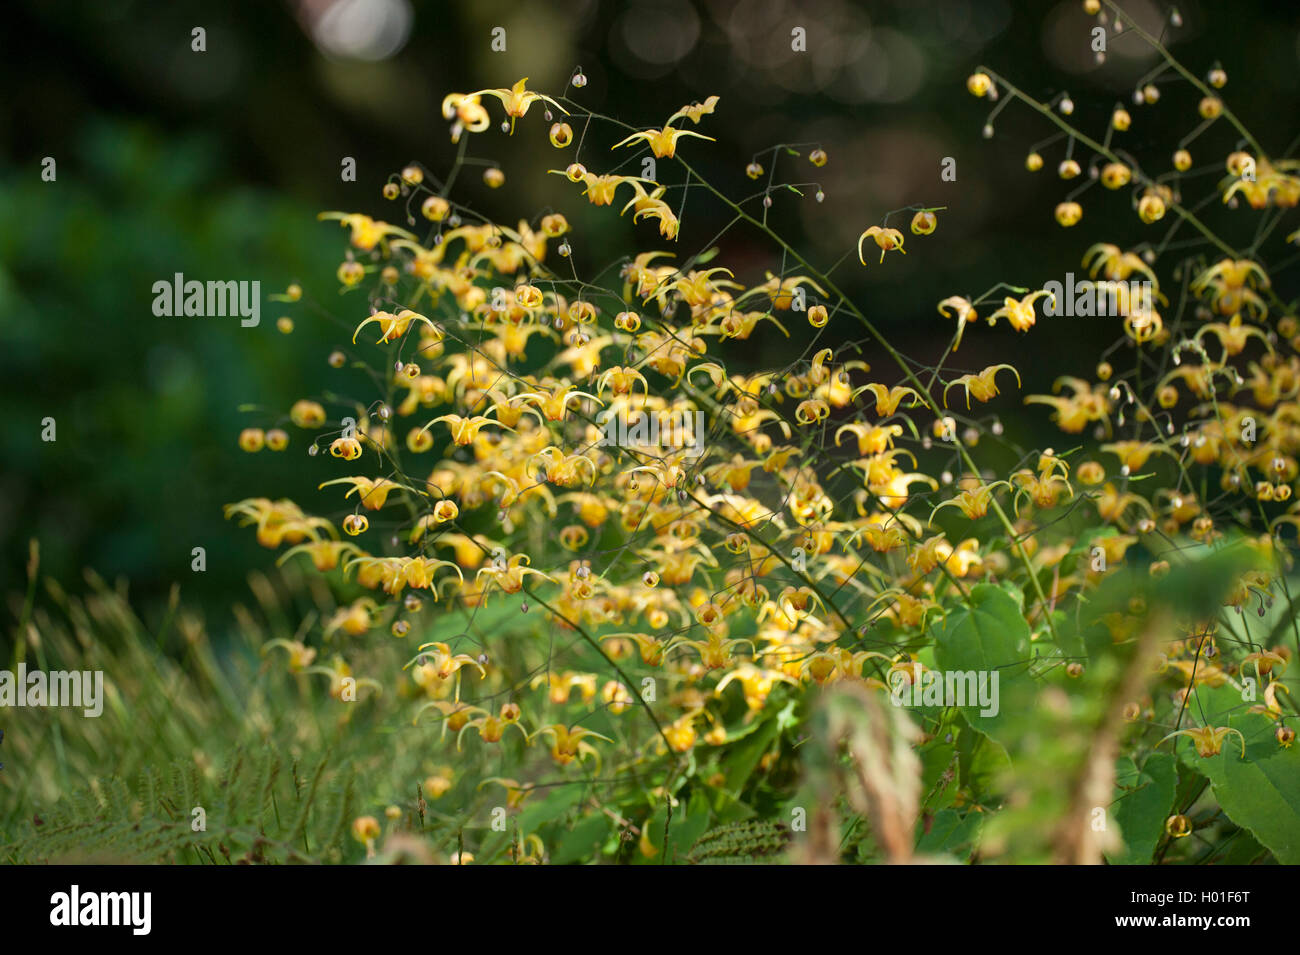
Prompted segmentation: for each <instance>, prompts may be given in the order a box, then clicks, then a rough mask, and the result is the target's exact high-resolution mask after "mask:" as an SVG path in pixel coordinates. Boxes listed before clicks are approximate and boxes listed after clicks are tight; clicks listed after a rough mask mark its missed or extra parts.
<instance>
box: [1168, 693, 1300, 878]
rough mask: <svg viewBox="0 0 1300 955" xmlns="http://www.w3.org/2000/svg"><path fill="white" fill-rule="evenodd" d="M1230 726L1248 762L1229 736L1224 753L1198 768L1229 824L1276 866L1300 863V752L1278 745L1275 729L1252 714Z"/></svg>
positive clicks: (1235, 719) (1202, 761)
mask: <svg viewBox="0 0 1300 955" xmlns="http://www.w3.org/2000/svg"><path fill="white" fill-rule="evenodd" d="M1228 725H1229V726H1231V727H1233V728H1234V729H1237V730H1240V731H1241V734H1242V735H1243V736H1245V737H1246V758H1245V759H1242V758H1241V747H1240V745H1239V743H1238V741H1237V738H1236V736H1235V734H1232V735H1229V736H1228V738H1227V739H1225V740H1224V741H1223V752H1221V753H1220V754H1219V755H1218V756H1210V757H1206V758H1198V759H1197V765H1196V768H1197V769H1199V770H1200V771H1201V772H1203V773H1205V775H1206V776H1208V777H1209V779H1210V785H1211V786H1213V787H1214V796H1215V798H1216V799H1217V800H1218V801H1219V805H1220V806H1221V807H1222V808H1223V811H1224V812H1225V813H1226V814H1227V816H1228V818H1229V819H1231V820H1232V821H1233V822H1235V823H1236V824H1237V825H1239V826H1241V827H1242V828H1244V829H1249V830H1250V831H1251V833H1252V834H1253V835H1254V836H1255V838H1256V839H1258V840H1259V842H1260V844H1261V845H1263V846H1264V847H1265V848H1267V849H1268V850H1269V851H1270V852H1272V853H1273V855H1274V856H1276V857H1277V861H1278V862H1280V863H1282V864H1283V865H1297V864H1300V748H1297V747H1294V746H1292V747H1290V748H1287V747H1283V746H1279V745H1278V743H1277V740H1276V739H1274V737H1273V729H1274V727H1273V724H1272V723H1271V722H1270V721H1267V720H1265V719H1264V718H1262V717H1260V716H1258V715H1256V714H1250V713H1243V714H1240V715H1237V716H1234V717H1232V718H1231V719H1230V720H1229V721H1228ZM1182 739H1186V737H1182ZM1187 745H1189V746H1190V745H1191V744H1190V741H1188V743H1187Z"/></svg>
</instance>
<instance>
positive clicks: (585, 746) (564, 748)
mask: <svg viewBox="0 0 1300 955" xmlns="http://www.w3.org/2000/svg"><path fill="white" fill-rule="evenodd" d="M539 736H549V737H550V739H551V759H553V760H555V764H556V765H557V766H568V765H569V764H570V763H572V762H573V761H574V760H575V759H576V760H578V762H583V761H585V760H586V759H587V757H591V758H592V759H594V760H595V761H596V771H597V772H598V773H599V771H600V753H599V752H598V751H597V750H596V747H594V746H592V745H591V744H590V743H588V742H587V740H588V739H592V738H594V739H598V740H603V741H604V742H606V743H612V742H613V740H612V739H610V738H609V737H608V736H602V735H600V734H599V733H597V732H596V731H595V730H589V729H587V728H586V727H583V726H578V727H568V726H565V725H564V724H563V723H552V724H551V725H549V726H539V727H538V728H537V729H536V730H535V731H534V732H533V733H532V735H531V736H529V738H528V741H529V743H531V742H532V741H533V740H534V739H536V738H537V737H539Z"/></svg>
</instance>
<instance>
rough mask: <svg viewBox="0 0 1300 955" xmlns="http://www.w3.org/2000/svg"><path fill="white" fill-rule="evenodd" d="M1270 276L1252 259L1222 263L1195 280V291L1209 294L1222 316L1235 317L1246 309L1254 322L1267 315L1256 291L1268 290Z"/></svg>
mask: <svg viewBox="0 0 1300 955" xmlns="http://www.w3.org/2000/svg"><path fill="white" fill-rule="evenodd" d="M1269 285H1270V282H1269V278H1268V274H1267V273H1266V272H1265V271H1264V270H1263V268H1261V267H1260V266H1259V265H1258V264H1257V263H1255V262H1252V261H1250V260H1249V259H1220V260H1219V261H1218V262H1217V263H1215V264H1214V265H1212V266H1210V267H1209V268H1207V269H1206V270H1205V271H1203V272H1201V273H1200V274H1199V275H1197V276H1196V279H1195V280H1194V281H1193V282H1192V291H1193V292H1195V293H1196V294H1198V295H1203V294H1206V293H1208V294H1209V298H1210V304H1211V305H1212V306H1213V307H1214V309H1215V310H1216V311H1217V312H1218V313H1219V314H1220V315H1235V314H1237V313H1238V312H1241V311H1242V310H1243V309H1244V310H1245V311H1246V312H1248V313H1249V314H1250V315H1252V316H1253V317H1255V318H1263V317H1264V316H1265V315H1267V314H1268V306H1267V305H1265V304H1264V300H1263V298H1261V297H1260V295H1259V294H1258V292H1256V291H1255V290H1256V289H1267V288H1268V287H1269Z"/></svg>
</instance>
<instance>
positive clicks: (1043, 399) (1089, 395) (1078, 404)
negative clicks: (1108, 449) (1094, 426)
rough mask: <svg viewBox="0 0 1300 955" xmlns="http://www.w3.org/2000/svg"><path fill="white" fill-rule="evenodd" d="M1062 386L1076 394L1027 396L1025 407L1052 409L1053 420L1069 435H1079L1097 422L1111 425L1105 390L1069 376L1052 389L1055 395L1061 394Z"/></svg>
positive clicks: (1061, 379)
mask: <svg viewBox="0 0 1300 955" xmlns="http://www.w3.org/2000/svg"><path fill="white" fill-rule="evenodd" d="M1062 385H1068V386H1069V387H1070V389H1071V391H1072V392H1073V394H1072V395H1069V396H1056V395H1027V396H1026V397H1025V404H1027V405H1032V404H1045V405H1051V406H1052V407H1053V408H1055V409H1056V410H1055V413H1054V414H1053V415H1052V420H1053V421H1055V422H1056V425H1057V427H1059V428H1060V429H1061V430H1062V431H1064V432H1066V433H1067V434H1078V433H1079V432H1081V431H1082V430H1083V429H1084V428H1085V427H1087V425H1088V424H1090V423H1091V422H1094V421H1108V417H1107V416H1108V414H1109V412H1110V399H1109V398H1108V397H1107V393H1106V389H1105V388H1104V387H1101V386H1098V387H1097V388H1095V389H1094V388H1093V386H1092V385H1090V384H1089V383H1088V382H1086V381H1084V380H1083V379H1081V378H1071V377H1069V376H1065V377H1062V378H1058V379H1057V380H1056V381H1055V382H1054V383H1053V385H1052V388H1053V390H1054V391H1059V390H1060V389H1061V386H1062Z"/></svg>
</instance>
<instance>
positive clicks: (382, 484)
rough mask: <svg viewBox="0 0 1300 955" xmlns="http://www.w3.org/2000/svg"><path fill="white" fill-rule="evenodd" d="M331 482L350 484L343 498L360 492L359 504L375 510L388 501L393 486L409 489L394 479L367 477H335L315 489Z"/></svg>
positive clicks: (326, 485)
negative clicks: (350, 486)
mask: <svg viewBox="0 0 1300 955" xmlns="http://www.w3.org/2000/svg"><path fill="white" fill-rule="evenodd" d="M331 484H351V485H352V489H351V490H350V491H348V493H347V494H345V495H343V496H344V498H345V499H346V498H349V497H351V496H352V495H353V494H360V495H361V506H362V507H364V508H365V509H366V510H368V511H377V510H379V509H380V508H382V507H383V506H384V504H385V503H387V501H388V494H389V492H390V491H392V490H393V489H394V488H399V487H401V488H403V489H404V490H410V489H409V488H406V487H405V486H404V485H401V484H398V483H397V482H396V481H392V480H389V479H388V478H367V477H343V478H335V479H334V480H332V481H325V482H324V483H322V484H320V485H319V487H318V488H317V489H318V490H319V488H323V487H328V486H329V485H331Z"/></svg>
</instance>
